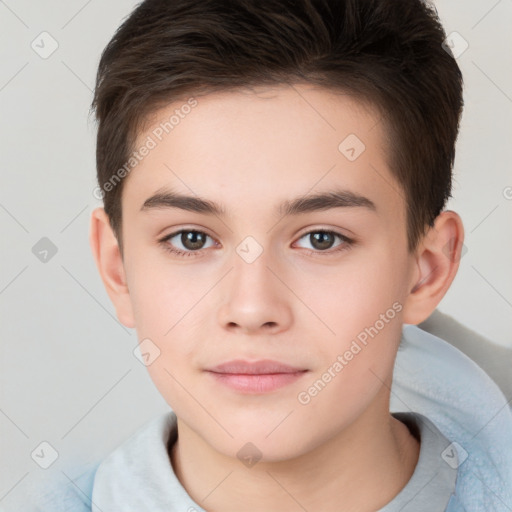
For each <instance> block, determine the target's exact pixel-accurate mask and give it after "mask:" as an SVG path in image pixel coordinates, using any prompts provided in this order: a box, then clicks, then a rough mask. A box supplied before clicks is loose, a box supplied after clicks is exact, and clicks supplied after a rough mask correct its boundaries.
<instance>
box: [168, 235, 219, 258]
mask: <svg viewBox="0 0 512 512" xmlns="http://www.w3.org/2000/svg"><path fill="white" fill-rule="evenodd" d="M208 238H210V240H211V243H210V245H206V244H207V242H208ZM160 243H161V244H163V246H164V248H165V249H167V250H169V251H171V252H173V253H176V254H180V255H187V256H190V255H195V254H194V253H200V250H201V249H206V248H207V247H211V246H213V245H214V242H213V239H212V238H211V237H210V236H209V235H207V234H206V233H203V232H202V231H197V230H194V229H182V230H180V231H176V232H175V233H171V234H170V235H168V236H166V237H165V238H163V239H162V240H160Z"/></svg>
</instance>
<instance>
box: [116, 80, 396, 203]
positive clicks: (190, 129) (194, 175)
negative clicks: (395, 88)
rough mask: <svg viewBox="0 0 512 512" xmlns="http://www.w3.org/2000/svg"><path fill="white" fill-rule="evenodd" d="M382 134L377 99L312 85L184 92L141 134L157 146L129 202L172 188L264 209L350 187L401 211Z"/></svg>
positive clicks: (132, 181)
mask: <svg viewBox="0 0 512 512" xmlns="http://www.w3.org/2000/svg"><path fill="white" fill-rule="evenodd" d="M382 130H383V126H382V124H381V123H380V115H379V113H378V111H377V110H376V109H375V108H373V107H372V106H370V105H369V104H367V103H362V102H360V101H359V100H357V99H355V98H353V97H352V96H349V95H347V94H343V93H341V92H332V91H328V90H325V89H321V88H318V87H317V88H315V87H313V86H310V85H298V84H297V85H293V86H279V87H271V88H270V87H268V88H259V89H257V90H251V91H248V90H237V91H223V92H219V93H213V94H208V95H205V96H199V97H195V98H183V99H182V100H180V101H176V102H173V103H171V104H169V105H167V106H166V107H164V108H162V109H160V110H158V111H157V112H155V113H153V114H152V115H151V117H150V118H148V119H147V122H146V123H145V127H144V128H143V130H142V131H141V132H140V133H139V136H138V139H137V142H136V144H135V148H134V149H135V150H136V151H137V150H140V149H141V148H143V147H144V146H145V145H146V146H151V149H150V150H149V151H146V152H145V153H147V154H146V156H144V157H143V158H142V159H140V161H138V163H137V165H136V167H135V168H134V170H133V171H132V172H131V173H130V174H129V176H128V177H127V183H126V184H125V192H124V193H123V204H124V202H125V200H126V202H127V203H129V204H130V205H133V206H138V208H140V207H142V205H143V203H144V201H145V200H146V199H147V198H148V197H149V196H150V195H152V194H154V193H155V191H157V190H159V189H162V188H165V187H168V188H171V189H173V190H175V191H178V192H181V193H186V194H187V195H194V194H195V195H199V196H201V197H206V198H209V199H212V200H215V202H216V203H220V204H221V205H228V204H230V205H231V206H232V207H233V208H234V207H242V206H244V205H245V206H247V207H249V206H252V207H257V209H258V210H261V208H262V205H263V204H266V203H269V204H270V203H274V204H277V203H282V202H283V201H286V200H287V199H290V198H291V197H296V196H301V195H302V196H303V195H305V194H307V193H308V192H310V191H311V192H313V191H314V192H319V191H322V192H324V191H327V190H330V189H335V190H339V189H340V188H342V189H346V190H350V191H352V192H354V193H357V194H358V195H362V196H366V197H369V198H370V199H371V200H372V201H373V202H374V203H375V204H376V205H377V206H378V205H379V204H380V206H381V209H383V210H386V208H387V209H389V208H390V207H392V208H393V210H395V213H396V206H397V202H398V201H400V199H401V195H402V194H400V191H399V188H400V187H399V186H398V184H397V183H396V182H395V180H394V178H393V176H392V175H391V173H390V171H389V168H388V166H387V158H386V144H385V142H384V134H383V132H382ZM125 196H126V197H125ZM391 203H393V204H391ZM227 209H229V208H227ZM228 213H229V212H228Z"/></svg>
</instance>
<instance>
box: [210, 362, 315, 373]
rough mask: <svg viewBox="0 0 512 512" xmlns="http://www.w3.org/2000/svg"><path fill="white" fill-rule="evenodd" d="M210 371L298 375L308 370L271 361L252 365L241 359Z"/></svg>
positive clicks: (220, 365)
mask: <svg viewBox="0 0 512 512" xmlns="http://www.w3.org/2000/svg"><path fill="white" fill-rule="evenodd" d="M208 371H211V372H214V373H230V374H237V375H270V374H276V373H297V372H303V371H307V370H306V369H304V368H297V367H294V366H289V365H287V364H283V363H280V362H278V361H272V360H269V359H265V360H261V361H255V362H252V363H251V362H247V361H243V360H241V359H236V360H233V361H228V362H226V363H222V364H219V365H217V366H215V367H213V368H211V369H208Z"/></svg>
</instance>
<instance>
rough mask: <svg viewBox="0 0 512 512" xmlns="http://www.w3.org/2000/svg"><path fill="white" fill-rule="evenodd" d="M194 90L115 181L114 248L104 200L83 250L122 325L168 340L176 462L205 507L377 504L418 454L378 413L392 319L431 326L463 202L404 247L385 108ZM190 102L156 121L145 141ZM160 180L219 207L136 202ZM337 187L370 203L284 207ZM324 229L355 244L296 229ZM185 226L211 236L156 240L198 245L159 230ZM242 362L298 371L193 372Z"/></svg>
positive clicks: (164, 386) (455, 257)
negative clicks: (353, 148) (355, 146)
mask: <svg viewBox="0 0 512 512" xmlns="http://www.w3.org/2000/svg"><path fill="white" fill-rule="evenodd" d="M306 100H307V101H306ZM197 101H198V104H197V106H196V107H195V108H194V109H192V111H191V112H190V113H189V114H188V115H187V116H186V117H184V119H181V120H180V123H179V124H178V125H177V126H175V127H174V129H173V130H172V131H170V133H169V134H167V135H166V136H165V137H163V139H162V141H161V142H159V143H158V145H157V146H156V147H155V148H154V149H152V150H151V151H150V153H149V154H148V155H147V156H146V157H145V158H144V159H142V161H141V162H140V163H139V164H138V165H137V167H136V168H135V169H134V170H133V171H132V172H131V173H130V174H129V175H128V177H127V178H126V180H127V181H126V183H125V185H124V190H123V196H122V215H123V240H124V260H123V258H121V255H120V251H119V247H118V244H117V240H116V238H115V236H114V234H113V233H112V230H111V229H110V226H109V224H108V218H107V216H106V215H105V212H104V210H103V209H102V208H97V209H96V210H94V212H93V214H92V218H91V235H90V242H91V247H92V250H93V254H94V257H95V260H96V263H97V266H98V269H99V272H100V274H101V277H102V279H103V282H104V284H105V287H106V289H107V292H108V293H109V296H110V298H111V300H112V302H113V304H114V306H115V309H116V313H117V317H118V319H119V321H120V322H122V323H123V324H124V325H125V326H127V327H131V328H135V329H136V331H137V335H138V338H139V340H143V339H146V338H149V339H150V340H151V341H152V342H153V343H154V344H155V345H156V346H158V348H159V350H160V356H159V357H158V358H157V359H156V360H155V361H154V362H152V363H151V364H150V365H149V366H148V371H149V374H150V376H151V378H152V380H153V382H154V383H155V385H156V387H157V388H158V390H159V392H160V393H161V394H162V396H163V397H164V399H165V400H166V401H167V402H168V404H169V405H170V406H171V408H172V409H173V410H174V411H175V413H176V415H177V417H178V441H177V443H176V444H175V445H174V447H173V449H172V450H171V453H170V457H171V462H172V465H173V468H174V470H175V472H176V474H177V476H178V478H179V480H180V482H181V483H182V485H183V486H184V488H185V489H186V491H187V492H188V493H189V495H190V496H191V497H192V498H193V499H194V500H195V501H196V502H197V503H198V504H199V505H200V506H201V507H203V508H204V509H205V510H208V511H212V512H213V511H223V512H228V511H239V510H246V511H251V512H263V511H268V510H286V511H295V510H297V511H301V510H304V509H306V510H318V509H319V507H320V504H321V507H320V508H321V510H322V511H324V512H330V511H337V512H339V511H340V510H342V511H352V510H354V511H355V510H357V511H360V512H361V511H362V512H364V511H374V510H377V509H378V508H380V507H382V506H384V505H385V504H386V503H388V502H389V501H391V500H392V499H393V498H394V497H395V496H396V495H397V494H398V493H399V492H400V490H401V489H402V488H403V487H404V486H405V485H406V483H407V482H408V480H409V479H410V477H411V475H412V473H413V471H414V468H415V466H416V463H417V460H418V454H419V443H418V442H417V441H416V439H415V438H414V437H413V436H412V435H411V434H410V433H409V431H408V429H407V427H406V426H405V425H404V424H402V423H401V422H400V421H398V420H396V419H394V418H393V417H392V416H391V415H390V413H389V395H390V386H391V382H392V370H393V364H394V360H395V356H396V352H397V349H398V344H399V341H400V333H401V329H402V324H403V323H409V324H418V323H420V322H422V321H423V320H424V319H426V318H427V317H428V316H429V315H430V313H431V312H432V311H433V310H434V309H435V307H436V306H437V304H438V303H439V301H440V300H441V299H442V297H443V296H444V294H445V293H446V291H447V290H448V288H449V286H450V284H451V282H452V280H453V278H454V277H455V274H456V272H457V268H458V262H459V259H460V247H461V245H462V241H463V236H464V235H463V226H462V222H461V220H460V217H459V216H458V215H457V214H456V213H455V212H451V211H444V212H442V213H441V214H440V215H439V216H438V218H437V219H436V223H435V226H434V227H433V228H432V229H430V230H429V231H428V232H427V234H426V235H425V237H424V238H423V239H422V240H421V242H420V244H419V246H418V248H417V250H416V251H415V252H414V253H409V252H408V250H407V232H406V211H405V203H404V199H403V194H404V193H403V191H402V189H401V187H400V185H399V184H398V182H397V181H396V180H395V179H394V177H393V176H392V174H391V171H390V170H389V168H388V166H387V162H386V152H385V149H386V148H385V144H384V137H383V132H382V129H383V126H382V125H381V124H380V123H379V118H380V116H379V115H378V114H377V112H376V111H375V110H373V109H372V108H370V107H369V106H364V105H363V104H362V103H360V102H358V101H356V100H354V99H352V98H350V97H349V96H347V95H340V94H338V95H335V94H333V93H332V92H328V91H326V90H323V89H320V88H314V87H312V86H310V85H306V84H297V85H295V86H293V87H289V86H282V87H276V88H273V89H261V90H259V91H257V92H256V91H252V92H242V91H239V92H229V93H228V92H223V93H215V94H210V95H206V96H203V97H199V98H197ZM182 104H183V103H174V104H171V105H169V106H168V107H166V108H165V109H162V110H160V111H158V112H157V113H156V114H155V115H154V116H153V117H152V118H151V119H148V123H147V125H146V129H145V130H144V131H143V132H141V133H140V136H139V140H138V142H137V144H138V145H140V144H142V143H143V141H144V140H146V139H147V137H148V136H149V135H151V133H152V131H153V130H154V129H155V127H156V126H158V124H159V123H160V122H162V120H165V119H169V117H170V115H172V113H173V112H174V110H175V109H176V108H180V105H182ZM349 134H355V135H356V136H357V137H358V138H359V139H360V140H361V141H363V143H364V145H365V147H366V149H365V150H364V151H363V152H362V153H361V154H360V156H359V157H358V158H357V159H355V160H354V161H349V160H348V159H347V158H346V157H345V155H344V154H342V153H341V152H340V151H339V149H338V146H339V144H340V142H342V141H343V140H344V139H345V138H346V137H347V136H348V135H349ZM138 147H139V146H138ZM377 171H378V172H377ZM163 187H166V188H169V189H172V190H174V191H175V192H179V193H182V194H187V195H190V196H200V197H201V198H206V199H208V200H211V201H215V202H216V203H219V204H220V205H222V206H223V208H224V209H225V215H224V216H216V215H207V214H204V213H197V212H191V211H185V210H181V209H177V208H160V209H149V210H147V211H141V207H142V205H143V204H144V202H145V201H146V199H148V198H149V197H151V196H152V195H153V194H155V192H156V191H157V190H159V189H161V188H163ZM340 188H342V189H346V190H350V191H351V192H353V193H356V194H358V195H362V196H364V197H366V198H368V199H369V200H371V201H372V202H373V203H374V204H375V210H372V209H370V208H365V207H362V206H348V207H347V206H346V207H337V208H331V209H327V210H323V211H313V212H307V213H300V214H297V215H290V216H285V217H283V216H281V215H279V214H278V213H277V212H276V210H275V208H276V207H277V205H279V204H280V203H281V202H283V201H286V200H292V199H294V198H296V197H297V196H309V195H312V194H316V193H319V192H328V191H332V190H334V189H340ZM320 228H322V229H327V230H332V231H335V232H337V233H340V234H342V235H345V236H346V237H348V238H349V239H352V240H353V241H354V242H353V243H352V244H347V243H346V242H344V241H343V240H342V239H339V238H337V237H333V238H330V239H328V241H329V240H331V246H327V248H326V246H322V245H320V244H318V243H316V244H315V240H314V239H313V240H312V237H311V236H310V235H308V234H307V233H309V232H312V231H313V232H316V231H315V229H316V230H318V229H320ZM180 229H189V230H196V231H201V232H203V233H206V234H207V235H208V237H206V238H204V248H200V249H199V252H196V254H194V255H192V256H179V255H176V254H173V253H171V252H168V251H166V250H165V245H167V246H169V245H172V244H173V245H174V247H176V248H178V249H181V250H185V251H186V250H188V251H189V252H193V249H194V247H197V246H190V245H188V246H185V245H183V244H182V243H181V242H180V236H176V237H174V238H172V241H171V240H167V241H165V242H161V241H160V240H161V239H162V238H163V237H164V236H166V235H170V234H172V233H175V232H177V231H179V230H180ZM247 236H251V237H253V238H254V239H255V240H256V241H257V243H258V244H259V245H260V247H261V249H262V253H261V254H260V255H259V257H257V258H256V259H255V260H254V261H253V262H252V263H248V262H247V261H245V260H244V259H243V258H242V257H241V256H240V255H239V253H237V247H238V246H239V244H240V243H241V242H242V241H243V240H244V239H245V238H246V237H247ZM450 240H451V241H452V244H453V247H454V250H453V252H452V254H451V255H448V253H447V250H446V247H447V244H449V242H450ZM344 244H345V247H344V248H343V250H341V251H338V252H334V251H335V249H336V248H339V247H340V246H343V245H344ZM190 247H192V250H191V249H190ZM251 250H253V249H251ZM196 251H198V249H196ZM328 253H329V254H328ZM449 256H450V257H449ZM393 304H398V305H399V308H400V311H398V312H396V315H395V316H394V318H393V319H391V320H389V321H388V322H387V323H386V324H385V326H384V327H383V328H381V329H380V330H379V332H378V334H377V335H376V336H375V337H373V338H371V339H369V342H368V343H367V345H366V346H364V347H363V348H362V350H361V351H360V352H358V353H357V355H355V356H354V357H353V358H352V359H351V360H350V361H348V362H347V364H346V366H344V367H343V369H342V371H340V372H339V373H337V374H336V376H335V377H334V378H332V379H331V381H330V382H329V383H328V384H327V385H326V386H325V387H324V388H323V389H322V390H321V392H319V393H318V394H317V395H316V396H314V397H312V398H311V400H310V401H309V403H307V404H305V405H304V404H302V403H300V402H299V400H298V398H297V397H298V394H299V393H300V392H302V391H304V390H308V388H309V387H310V386H311V385H312V384H313V383H314V382H315V381H316V380H318V379H319V378H321V376H322V374H323V373H324V372H326V370H327V369H328V368H329V367H332V365H333V363H334V362H335V361H336V360H337V356H338V355H340V354H344V353H345V352H346V351H347V350H348V349H349V347H350V346H351V343H352V341H353V340H354V339H355V338H356V337H357V335H358V334H359V333H361V332H362V331H364V329H365V327H369V326H373V325H375V324H376V321H377V320H379V318H380V315H381V314H385V313H386V311H388V310H389V309H390V308H392V305H393ZM235 358H236V359H238V358H240V359H245V360H248V361H254V360H258V359H274V360H278V361H281V362H284V363H287V364H289V365H293V366H297V367H300V368H303V369H307V370H308V372H306V373H304V374H303V376H302V377H300V379H298V380H297V381H295V382H294V383H292V384H290V385H288V386H285V387H283V388H280V389H278V390H275V391H272V392H270V393H261V394H253V395H248V394H243V393H240V392H237V391H233V390H232V389H229V388H227V387H225V386H223V385H222V384H220V383H218V382H217V381H216V380H214V379H213V378H212V376H211V374H209V373H207V372H205V371H204V369H205V368H207V367H211V366H214V365H216V364H219V363H222V362H226V361H229V360H232V359H235ZM248 442H250V443H252V445H254V446H255V447H257V449H258V451H259V452H260V454H261V459H260V460H259V461H258V462H257V463H256V464H255V465H253V466H252V467H247V466H246V465H244V464H243V463H242V462H241V460H240V459H239V458H238V457H237V453H238V451H239V450H240V449H241V448H242V447H243V446H244V445H246V443H248ZM251 449H253V448H251Z"/></svg>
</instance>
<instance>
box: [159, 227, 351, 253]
mask: <svg viewBox="0 0 512 512" xmlns="http://www.w3.org/2000/svg"><path fill="white" fill-rule="evenodd" d="M180 233H200V234H202V235H206V236H207V237H210V235H208V234H207V233H205V232H204V231H199V230H197V229H180V230H179V231H175V232H174V233H171V234H170V235H166V236H165V237H163V238H161V239H160V240H159V241H158V242H159V243H160V244H161V245H162V247H163V248H164V250H166V251H167V252H170V253H173V254H177V255H178V256H184V257H190V256H192V257H196V256H200V255H201V252H202V251H203V249H198V250H196V251H182V250H180V249H176V248H175V247H173V246H171V245H170V244H169V243H167V242H168V240H170V239H172V238H174V237H175V236H176V235H179V234H180ZM312 233H328V234H332V235H334V236H336V237H338V238H340V239H341V240H342V242H343V243H341V244H340V245H338V246H336V247H335V248H334V249H327V250H325V251H320V250H316V251H315V250H311V249H304V250H305V251H306V253H307V254H308V255H311V256H318V255H322V256H324V255H325V256H332V255H333V254H338V253H341V252H343V251H346V250H348V249H349V248H350V247H351V246H352V245H353V244H354V241H353V240H351V239H350V238H348V237H346V236H345V235H342V234H341V233H338V232H337V231H333V230H328V229H314V230H311V231H308V232H307V233H303V234H302V235H301V236H300V237H299V238H298V240H300V239H302V238H304V237H305V236H307V235H311V234H312ZM210 238H212V237H210Z"/></svg>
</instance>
